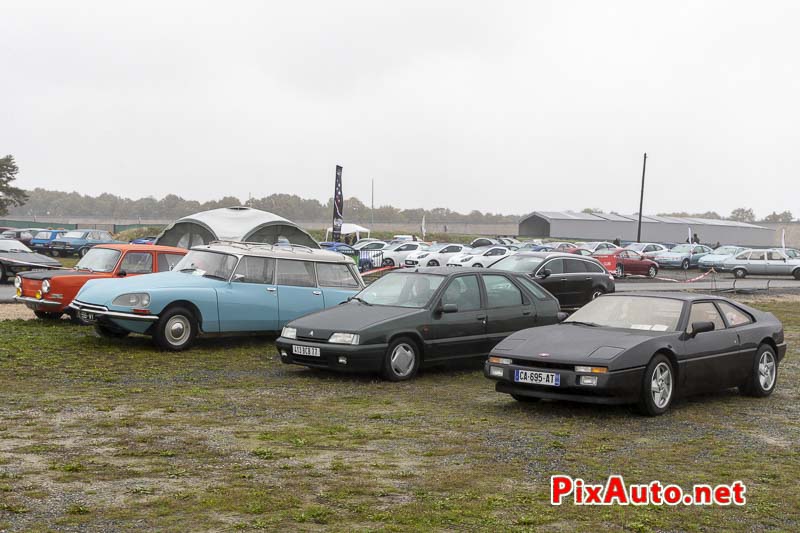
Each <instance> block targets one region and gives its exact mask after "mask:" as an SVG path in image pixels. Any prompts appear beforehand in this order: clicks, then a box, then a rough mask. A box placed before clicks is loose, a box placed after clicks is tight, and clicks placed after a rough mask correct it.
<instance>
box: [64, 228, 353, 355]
mask: <svg viewBox="0 0 800 533" xmlns="http://www.w3.org/2000/svg"><path fill="white" fill-rule="evenodd" d="M362 288H364V282H363V280H362V279H361V276H360V275H359V273H358V269H357V268H356V266H355V264H353V262H352V261H351V260H350V259H349V258H347V257H345V256H343V255H342V254H338V253H335V252H330V251H327V250H314V249H311V248H306V247H304V246H296V245H292V246H289V245H287V246H272V245H269V244H251V243H234V242H214V243H211V244H208V245H204V246H197V247H194V248H192V250H191V251H190V252H189V253H188V254H187V255H186V256H185V257H184V258H183V259H181V261H180V262H179V263H177V264H176V265H175V267H174V268H173V269H172V271H171V272H162V273H158V274H147V275H143V276H136V277H130V278H118V279H102V280H92V281H90V282H88V283H87V284H86V285H84V287H83V289H81V291H80V292H79V293H78V295H77V296H76V298H75V300H74V301H73V302H72V304H70V307H72V308H73V309H75V310H76V311H77V313H78V316H79V317H80V318H81V319H82V320H83V321H85V322H90V323H94V325H95V329H96V330H97V332H98V333H99V334H100V335H102V336H104V337H112V338H120V337H124V336H126V335H128V333H131V332H133V333H143V334H147V335H152V336H153V339H154V340H155V341H156V343H157V344H158V345H159V346H160V347H162V348H163V349H165V350H172V351H180V350H185V349H186V348H188V347H190V346H191V345H192V343H193V342H194V341H195V339H196V338H197V336H198V335H200V334H203V335H208V334H236V333H242V334H243V333H250V332H278V331H280V330H281V328H282V327H283V325H284V324H286V323H287V322H289V321H291V320H294V319H296V318H299V317H301V316H303V315H307V314H309V313H312V312H314V311H319V310H322V309H325V308H328V307H333V306H335V305H338V304H340V303H341V302H343V301H345V300H347V299H348V298H349V297H350V296H353V295H355V294H357V293H358V292H359V291H360V290H361V289H362Z"/></svg>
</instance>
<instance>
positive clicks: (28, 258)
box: [0, 252, 61, 267]
mask: <svg viewBox="0 0 800 533" xmlns="http://www.w3.org/2000/svg"><path fill="white" fill-rule="evenodd" d="M0 261H4V262H7V263H8V264H15V263H16V264H19V266H30V264H35V265H42V266H58V267H60V266H61V263H59V262H58V261H56V260H55V259H53V258H52V257H47V256H46V255H42V254H37V253H35V252H0ZM20 263H22V264H20ZM26 263H29V264H27V265H26Z"/></svg>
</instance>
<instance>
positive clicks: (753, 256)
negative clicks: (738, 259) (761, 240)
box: [750, 252, 767, 261]
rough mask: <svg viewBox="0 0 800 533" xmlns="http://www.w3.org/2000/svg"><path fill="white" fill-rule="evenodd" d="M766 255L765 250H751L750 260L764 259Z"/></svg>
mask: <svg viewBox="0 0 800 533" xmlns="http://www.w3.org/2000/svg"><path fill="white" fill-rule="evenodd" d="M766 257H767V253H766V252H751V253H750V261H765V260H766Z"/></svg>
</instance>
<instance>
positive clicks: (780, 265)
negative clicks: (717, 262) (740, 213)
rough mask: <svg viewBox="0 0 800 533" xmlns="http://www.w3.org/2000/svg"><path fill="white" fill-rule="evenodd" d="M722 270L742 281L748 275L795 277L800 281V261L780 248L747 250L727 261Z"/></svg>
mask: <svg viewBox="0 0 800 533" xmlns="http://www.w3.org/2000/svg"><path fill="white" fill-rule="evenodd" d="M722 268H723V270H726V271H728V272H733V275H734V276H735V277H737V278H740V279H741V278H744V277H747V276H748V275H762V276H765V275H766V276H794V278H795V279H799V280H800V259H792V258H791V257H789V256H788V255H786V254H785V253H784V252H783V250H781V249H779V248H770V249H769V250H745V251H744V252H742V253H740V254H738V255H736V256H734V257H731V258H729V259H727V260H726V261H725V262H724V263H723V264H722Z"/></svg>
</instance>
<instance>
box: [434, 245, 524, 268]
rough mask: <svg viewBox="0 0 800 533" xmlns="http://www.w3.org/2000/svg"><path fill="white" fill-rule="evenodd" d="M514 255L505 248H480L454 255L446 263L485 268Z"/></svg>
mask: <svg viewBox="0 0 800 533" xmlns="http://www.w3.org/2000/svg"><path fill="white" fill-rule="evenodd" d="M515 253H516V252H515V251H514V250H512V249H510V248H508V247H507V246H500V245H494V246H482V247H480V248H473V249H471V250H467V251H464V252H461V253H460V254H457V255H454V256H453V257H451V258H450V260H449V261H448V262H447V266H455V267H476V268H486V267H489V266H491V265H493V264H495V263H496V262H498V261H499V260H501V259H502V258H504V257H507V256H509V255H514V254H515Z"/></svg>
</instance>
